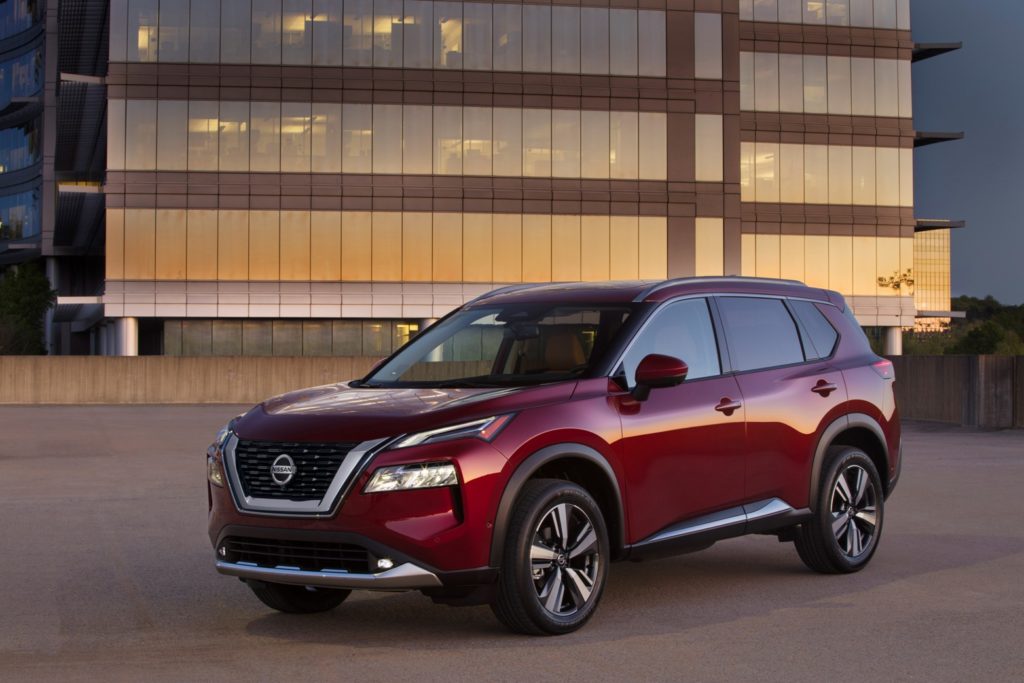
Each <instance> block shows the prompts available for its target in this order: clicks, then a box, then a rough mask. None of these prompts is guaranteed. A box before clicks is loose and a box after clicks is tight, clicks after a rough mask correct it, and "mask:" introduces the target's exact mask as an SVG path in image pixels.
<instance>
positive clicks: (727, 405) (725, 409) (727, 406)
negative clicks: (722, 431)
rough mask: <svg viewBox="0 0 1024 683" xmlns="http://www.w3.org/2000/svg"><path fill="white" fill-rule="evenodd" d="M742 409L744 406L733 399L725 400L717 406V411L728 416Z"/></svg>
mask: <svg viewBox="0 0 1024 683" xmlns="http://www.w3.org/2000/svg"><path fill="white" fill-rule="evenodd" d="M742 407H743V404H742V403H740V402H739V401H734V400H732V399H731V398H723V399H722V400H721V401H719V402H718V405H717V406H715V410H717V411H718V412H720V413H725V414H726V415H732V414H733V413H734V412H735V411H736V410H738V409H739V408H742Z"/></svg>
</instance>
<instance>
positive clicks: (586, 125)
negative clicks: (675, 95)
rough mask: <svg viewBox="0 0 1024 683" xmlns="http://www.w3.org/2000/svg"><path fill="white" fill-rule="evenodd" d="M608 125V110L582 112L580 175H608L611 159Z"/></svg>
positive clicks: (600, 176) (590, 176)
mask: <svg viewBox="0 0 1024 683" xmlns="http://www.w3.org/2000/svg"><path fill="white" fill-rule="evenodd" d="M608 127H609V116H608V112H606V111H582V112H580V140H581V145H580V175H581V176H582V177H584V178H607V177H608V172H609V160H610V159H609V157H610V149H609V147H610V144H609V143H610V140H609V133H608Z"/></svg>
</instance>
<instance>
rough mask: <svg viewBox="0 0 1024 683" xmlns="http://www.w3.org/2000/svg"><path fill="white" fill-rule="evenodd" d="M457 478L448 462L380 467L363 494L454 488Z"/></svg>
mask: <svg viewBox="0 0 1024 683" xmlns="http://www.w3.org/2000/svg"><path fill="white" fill-rule="evenodd" d="M458 483H459V478H458V476H457V475H456V473H455V465H453V464H451V463H450V462H425V463H418V464H415V465H396V466H394V467H381V468H380V469H379V470H377V471H376V472H374V473H373V476H372V477H371V478H370V483H369V484H367V485H366V489H365V490H364V493H381V492H383V491H401V490H405V489H432V488H438V487H441V486H456V485H457V484H458Z"/></svg>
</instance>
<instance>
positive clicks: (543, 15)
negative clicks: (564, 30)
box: [523, 5, 636, 73]
mask: <svg viewBox="0 0 1024 683" xmlns="http://www.w3.org/2000/svg"><path fill="white" fill-rule="evenodd" d="M635 35H636V31H635V27H634V36H635ZM523 71H539V72H542V73H543V72H546V71H551V7H550V6H548V5H523Z"/></svg>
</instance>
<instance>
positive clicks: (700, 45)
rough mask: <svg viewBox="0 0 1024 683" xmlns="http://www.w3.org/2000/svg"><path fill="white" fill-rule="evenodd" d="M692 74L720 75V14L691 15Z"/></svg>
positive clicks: (698, 13)
mask: <svg viewBox="0 0 1024 683" xmlns="http://www.w3.org/2000/svg"><path fill="white" fill-rule="evenodd" d="M693 47H694V74H695V76H696V77H697V78H714V79H720V78H721V77H722V15H721V14H718V13H711V12H695V13H694V15H693Z"/></svg>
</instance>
